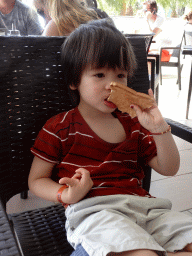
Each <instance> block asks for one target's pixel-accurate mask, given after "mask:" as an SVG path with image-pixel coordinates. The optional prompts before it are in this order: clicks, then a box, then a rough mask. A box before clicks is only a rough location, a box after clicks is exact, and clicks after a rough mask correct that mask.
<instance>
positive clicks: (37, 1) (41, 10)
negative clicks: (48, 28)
mask: <svg viewBox="0 0 192 256" xmlns="http://www.w3.org/2000/svg"><path fill="white" fill-rule="evenodd" d="M33 5H34V7H35V9H36V11H37V13H38V14H39V15H40V16H41V17H42V18H43V19H44V21H45V25H47V24H48V23H49V21H50V20H51V17H50V16H49V12H48V10H47V8H46V6H45V3H44V0H33Z"/></svg>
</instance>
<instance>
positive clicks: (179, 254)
mask: <svg viewBox="0 0 192 256" xmlns="http://www.w3.org/2000/svg"><path fill="white" fill-rule="evenodd" d="M167 255H168V256H176V255H177V256H192V252H175V253H174V252H168V253H167Z"/></svg>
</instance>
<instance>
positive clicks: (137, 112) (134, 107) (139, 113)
mask: <svg viewBox="0 0 192 256" xmlns="http://www.w3.org/2000/svg"><path fill="white" fill-rule="evenodd" d="M130 107H131V108H132V109H134V110H135V112H136V114H137V116H139V115H141V114H142V110H141V109H140V107H139V106H137V105H131V106H130Z"/></svg>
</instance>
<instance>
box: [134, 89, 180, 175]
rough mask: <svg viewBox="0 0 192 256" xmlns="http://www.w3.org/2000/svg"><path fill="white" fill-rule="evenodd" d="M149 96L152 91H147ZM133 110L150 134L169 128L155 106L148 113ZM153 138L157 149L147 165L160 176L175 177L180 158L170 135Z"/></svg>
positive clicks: (135, 107) (168, 133) (138, 109)
mask: <svg viewBox="0 0 192 256" xmlns="http://www.w3.org/2000/svg"><path fill="white" fill-rule="evenodd" d="M149 95H151V96H153V92H152V90H149ZM134 109H135V111H136V113H137V116H138V119H139V122H140V123H141V125H142V126H143V127H144V128H146V129H147V130H149V131H150V132H151V133H160V132H164V131H166V130H167V129H168V128H169V126H168V124H167V123H166V121H165V120H164V118H163V117H162V115H161V113H160V111H159V109H158V107H157V106H155V107H154V108H153V109H151V110H150V111H142V110H141V109H140V108H139V107H138V106H134ZM153 138H154V140H155V143H156V147H157V156H156V157H154V158H153V159H152V160H151V161H150V162H149V163H148V164H149V165H150V166H151V167H152V168H153V169H154V170H155V171H157V172H158V173H160V174H162V175H165V176H172V175H175V174H176V173H177V171H178V169H179V165H180V157H179V152H178V149H177V146H176V144H175V141H174V139H173V137H172V135H171V133H170V132H167V133H165V134H162V135H153Z"/></svg>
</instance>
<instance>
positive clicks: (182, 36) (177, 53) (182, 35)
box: [172, 31, 185, 58]
mask: <svg viewBox="0 0 192 256" xmlns="http://www.w3.org/2000/svg"><path fill="white" fill-rule="evenodd" d="M177 37H178V40H177V43H176V44H175V47H176V48H177V49H173V53H172V57H177V58H179V57H180V54H181V47H182V45H183V43H184V41H185V33H184V31H180V32H179V33H178V34H177ZM173 48H174V47H173ZM178 48H179V49H178Z"/></svg>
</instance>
